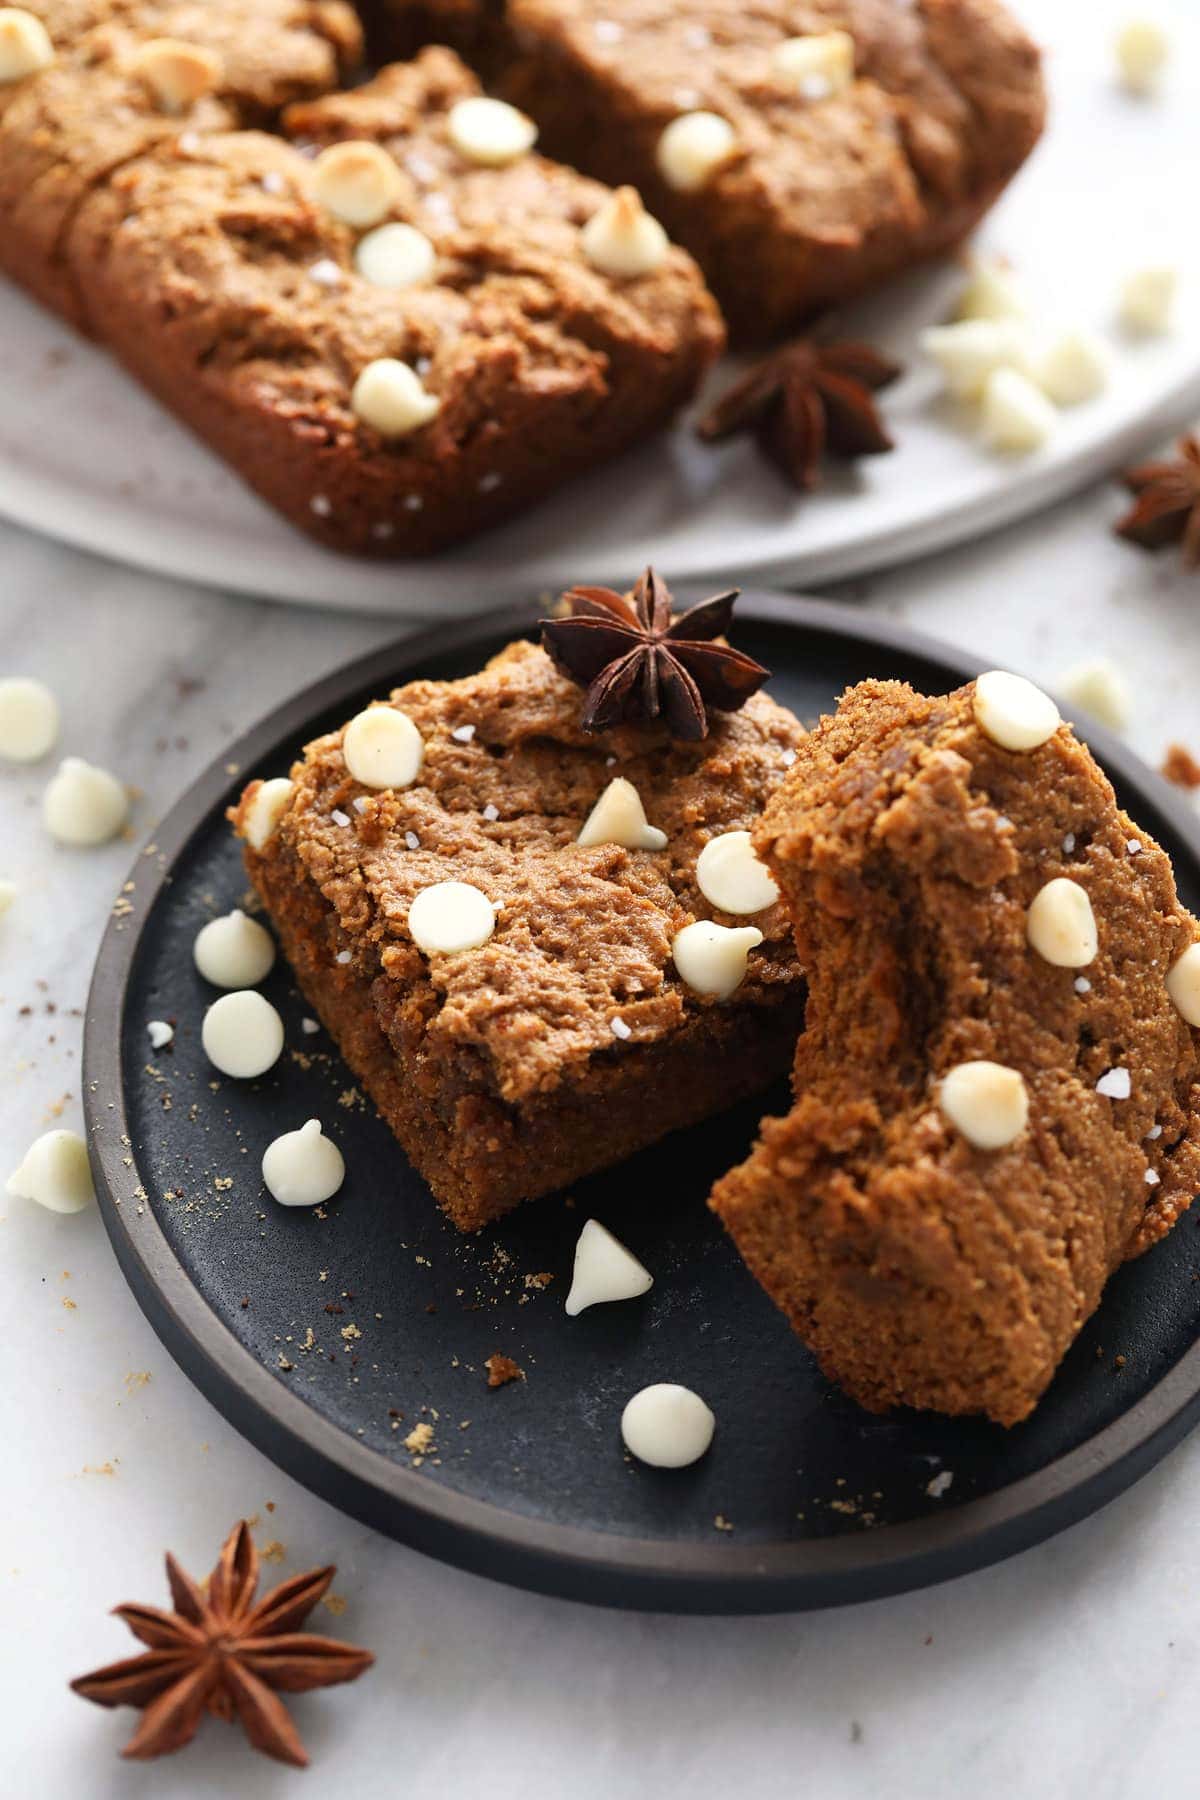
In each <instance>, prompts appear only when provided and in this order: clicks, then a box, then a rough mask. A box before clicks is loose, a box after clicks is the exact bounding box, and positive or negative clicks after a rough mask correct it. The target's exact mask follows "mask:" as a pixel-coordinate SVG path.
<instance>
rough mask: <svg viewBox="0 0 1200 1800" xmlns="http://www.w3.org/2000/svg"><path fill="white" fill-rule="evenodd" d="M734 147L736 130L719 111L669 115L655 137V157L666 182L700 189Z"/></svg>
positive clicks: (683, 189)
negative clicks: (667, 120)
mask: <svg viewBox="0 0 1200 1800" xmlns="http://www.w3.org/2000/svg"><path fill="white" fill-rule="evenodd" d="M736 151H737V134H736V133H735V131H734V129H733V126H732V125H731V124H730V123H729V120H728V119H723V118H722V117H721V116H720V114H719V113H713V112H689V113H682V114H681V115H680V117H679V118H678V119H672V120H671V123H670V124H669V125H668V126H667V128H666V130H665V131H664V132H663V134H662V136H661V137H660V138H659V140H658V148H657V150H656V151H655V161H656V162H657V164H658V172H659V174H660V175H661V176H662V178H663V180H664V181H665V182H666V184H667V186H668V187H670V188H674V189H675V190H676V191H677V192H678V193H681V194H695V193H699V191H700V189H701V188H703V187H707V186H708V183H709V182H710V181H711V180H712V178H713V176H714V175H715V174H716V173H717V170H718V169H721V168H723V167H724V165H725V164H726V163H727V162H728V161H729V159H730V157H731V156H733V155H734V154H735V153H736Z"/></svg>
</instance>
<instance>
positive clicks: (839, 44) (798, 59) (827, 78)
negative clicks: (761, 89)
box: [771, 31, 854, 100]
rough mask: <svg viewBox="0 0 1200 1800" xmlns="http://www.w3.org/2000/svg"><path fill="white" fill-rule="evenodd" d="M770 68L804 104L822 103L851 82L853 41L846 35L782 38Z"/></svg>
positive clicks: (827, 33) (832, 33) (830, 33)
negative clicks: (803, 99)
mask: <svg viewBox="0 0 1200 1800" xmlns="http://www.w3.org/2000/svg"><path fill="white" fill-rule="evenodd" d="M771 67H772V69H773V70H774V71H775V74H776V75H778V76H779V77H780V79H781V80H782V81H785V82H786V83H787V84H788V86H789V87H792V88H794V89H795V91H796V92H797V93H799V94H802V95H803V96H804V98H805V99H806V100H824V99H825V98H826V96H827V95H829V94H839V93H841V91H842V90H843V88H848V87H849V86H850V83H851V82H852V81H853V80H854V39H853V38H852V37H851V36H850V33H849V32H848V31H815V32H813V33H812V34H811V35H810V36H808V37H790V38H784V40H783V42H782V43H781V44H776V46H775V48H774V50H772V52H771Z"/></svg>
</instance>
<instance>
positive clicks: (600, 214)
mask: <svg viewBox="0 0 1200 1800" xmlns="http://www.w3.org/2000/svg"><path fill="white" fill-rule="evenodd" d="M579 241H580V243H581V245H582V246H583V254H584V255H585V256H586V257H587V259H588V261H589V262H590V263H591V265H592V267H593V268H594V269H599V271H600V273H601V274H602V275H611V276H612V277H613V279H614V280H625V281H633V280H635V279H636V278H637V276H639V275H650V274H652V273H653V271H654V270H655V269H657V268H658V267H659V266H660V264H661V263H662V262H663V260H664V258H665V257H666V254H667V252H668V250H669V249H670V247H671V244H670V239H669V238H668V237H667V234H666V232H665V231H664V230H663V228H662V226H661V225H660V224H659V222H658V220H657V219H652V218H651V217H650V214H649V213H648V212H647V211H646V209H645V207H644V206H643V205H642V199H641V195H640V194H639V193H638V191H637V189H636V188H632V187H623V188H618V189H617V191H616V193H615V194H610V196H609V198H608V199H607V200H606V201H605V202H604V204H603V205H602V206H601V207H599V209H598V210H597V211H596V212H594V213H593V214H592V216H591V218H590V219H589V220H588V222H587V224H586V225H585V226H584V228H583V230H582V231H581V232H580V234H579Z"/></svg>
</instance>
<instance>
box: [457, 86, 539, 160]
mask: <svg viewBox="0 0 1200 1800" xmlns="http://www.w3.org/2000/svg"><path fill="white" fill-rule="evenodd" d="M446 129H447V131H448V132H449V135H450V142H451V143H452V144H453V145H454V148H455V149H456V150H457V151H458V154H459V155H460V156H461V157H464V158H465V159H466V161H467V162H472V163H478V164H480V165H481V166H482V167H484V168H489V169H501V168H503V167H504V166H505V164H506V163H511V162H516V160H517V158H518V157H519V156H524V155H525V153H526V152H527V151H529V150H532V149H533V146H534V144H535V143H536V142H537V126H536V125H535V124H534V122H533V120H532V119H527V118H526V117H525V114H524V113H523V112H518V111H517V109H516V107H515V106H510V105H509V104H508V102H507V100H490V99H488V98H487V97H486V96H485V95H483V94H475V95H472V97H471V98H470V99H469V100H459V101H456V102H455V104H454V105H453V106H452V107H451V108H450V112H449V115H448V117H447V120H446Z"/></svg>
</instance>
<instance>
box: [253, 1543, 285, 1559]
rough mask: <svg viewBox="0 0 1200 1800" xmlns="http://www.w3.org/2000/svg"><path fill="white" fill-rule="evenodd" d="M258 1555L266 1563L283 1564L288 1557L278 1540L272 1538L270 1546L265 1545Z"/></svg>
mask: <svg viewBox="0 0 1200 1800" xmlns="http://www.w3.org/2000/svg"><path fill="white" fill-rule="evenodd" d="M258 1554H259V1555H260V1556H261V1557H262V1559H263V1561H264V1562H269V1563H281V1562H283V1560H284V1558H285V1557H286V1556H287V1551H286V1550H285V1549H284V1547H283V1545H282V1544H281V1543H280V1541H279V1539H278V1538H272V1539H271V1541H270V1543H269V1544H264V1545H263V1546H262V1549H261V1550H260V1551H259V1553H258Z"/></svg>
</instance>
